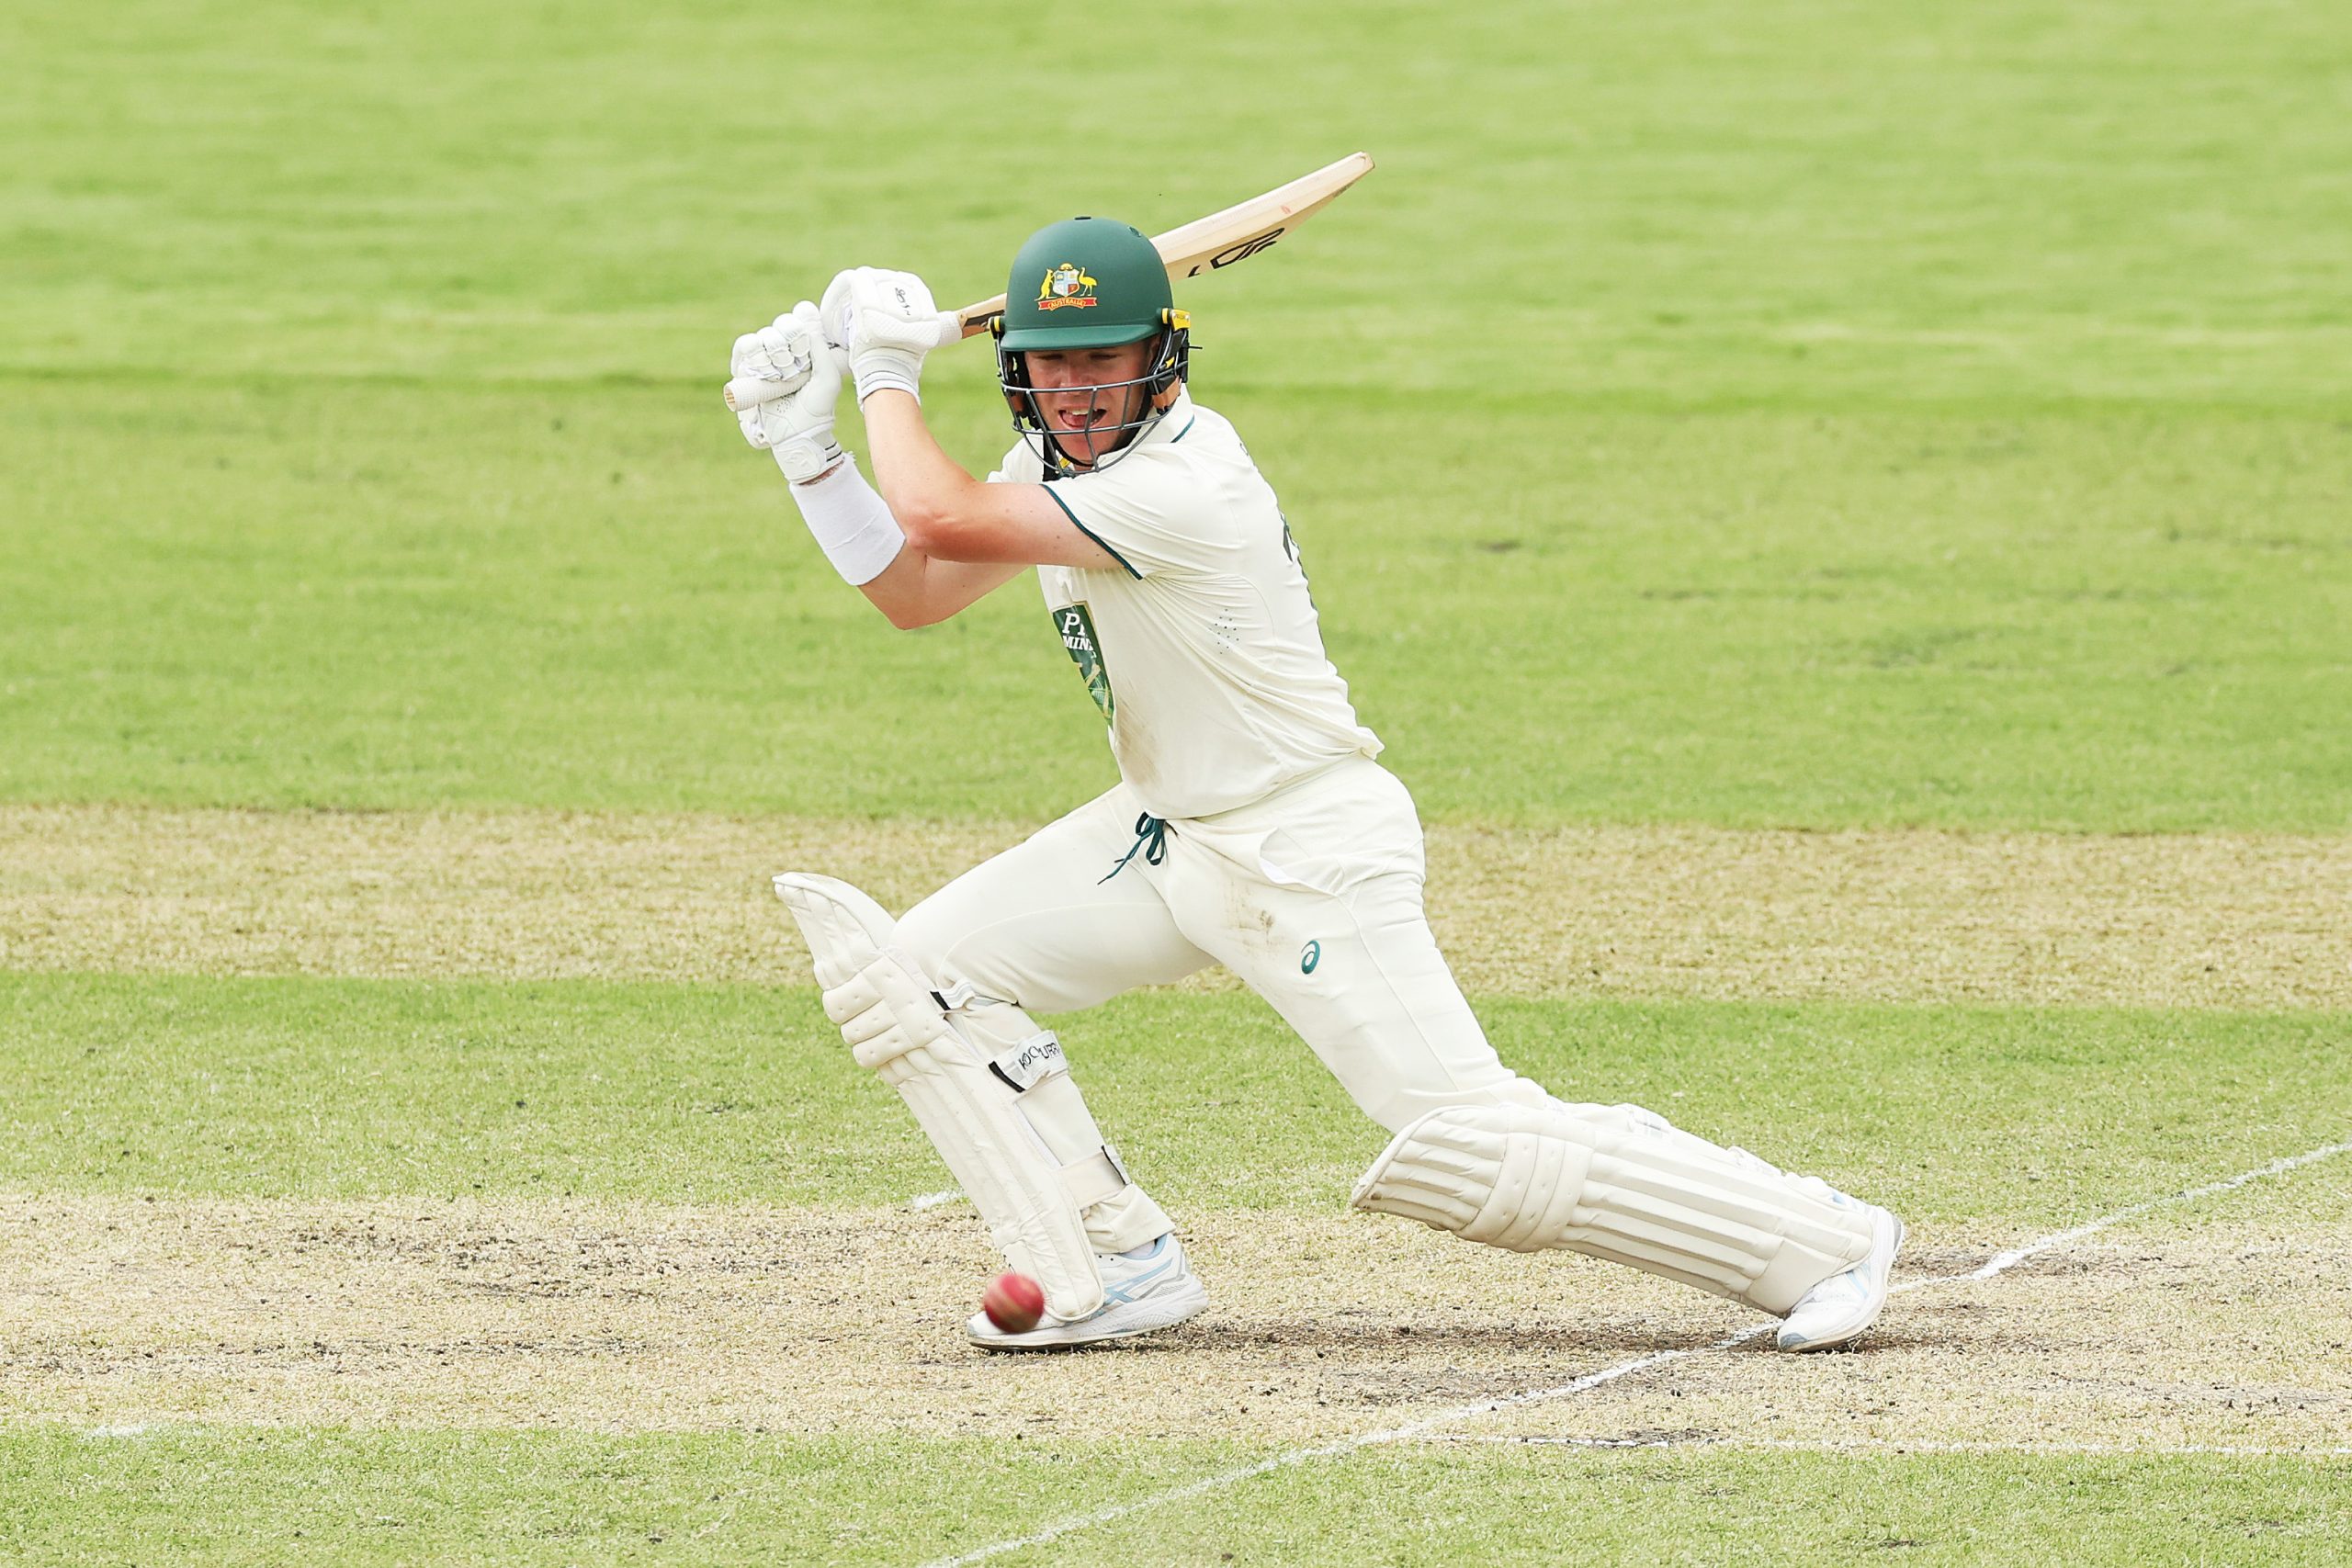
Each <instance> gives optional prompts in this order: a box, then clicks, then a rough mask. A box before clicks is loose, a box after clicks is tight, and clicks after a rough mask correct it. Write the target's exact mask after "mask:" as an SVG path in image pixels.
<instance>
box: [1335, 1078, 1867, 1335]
mask: <svg viewBox="0 0 2352 1568" xmlns="http://www.w3.org/2000/svg"><path fill="white" fill-rule="evenodd" d="M1350 1201H1351V1203H1352V1204H1353V1205H1354V1206H1355V1207H1356V1208H1359V1209H1365V1210H1371V1211H1374V1212H1376V1213H1390V1214H1402V1215H1403V1216H1405V1217H1406V1218H1407V1219H1411V1220H1419V1221H1420V1222H1421V1224H1425V1225H1430V1226H1433V1227H1434V1228H1436V1229H1438V1230H1445V1231H1452V1232H1453V1233H1454V1234H1455V1235H1460V1236H1463V1237H1464V1238H1466V1239H1468V1240H1471V1241H1477V1242H1484V1243H1486V1244H1487V1245H1488V1246H1490V1247H1509V1248H1510V1249H1511V1250H1513V1251H1516V1252H1535V1251H1542V1250H1544V1249H1548V1248H1555V1247H1556V1248H1565V1249H1566V1250H1567V1251H1570V1252H1581V1253H1584V1254H1585V1255H1587V1256H1588V1257H1592V1258H1605V1259H1607V1260H1608V1261H1610V1262H1611V1263H1623V1264H1628V1265H1630V1266H1632V1267H1633V1268H1635V1269H1642V1270H1644V1271H1645V1272H1647V1273H1652V1274H1662V1275H1664V1276H1666V1277H1667V1278H1668V1279H1671V1280H1681V1281H1683V1282H1684V1283H1685V1284H1691V1285H1696V1286H1698V1287H1699V1288H1700V1289H1701V1290H1702V1291H1709V1292H1713V1293H1714V1294H1716V1295H1719V1296H1728V1297H1730V1298H1731V1299H1732V1300H1734V1301H1737V1302H1744V1303H1747V1304H1748V1305H1750V1306H1753V1307H1757V1308H1759V1309H1761V1310H1763V1311H1765V1312H1769V1313H1772V1314H1776V1315H1785V1314H1787V1312H1788V1311H1789V1309H1790V1308H1791V1307H1792V1306H1794V1305H1795V1304H1796V1303H1797V1299H1798V1298H1799V1297H1801V1296H1803V1295H1804V1293H1805V1292H1807V1291H1808V1290H1810V1289H1812V1288H1813V1287H1814V1286H1815V1285H1816V1284H1818V1283H1820V1282H1821V1281H1822V1280H1826V1279H1827V1278H1828V1277H1829V1276H1830V1275H1832V1274H1835V1273H1837V1272H1838V1270H1840V1269H1844V1268H1846V1267H1847V1266H1848V1265H1849V1264H1851V1263H1853V1262H1855V1261H1857V1260H1858V1259H1860V1258H1861V1257H1862V1256H1863V1255H1864V1254H1865V1253H1867V1252H1868V1251H1869V1250H1870V1245H1871V1224H1870V1210H1869V1209H1868V1207H1867V1206H1866V1205H1864V1204H1862V1203H1860V1202H1859V1201H1856V1200H1854V1199H1852V1198H1849V1197H1847V1196H1846V1195H1845V1194H1844V1193H1841V1192H1838V1191H1837V1190H1835V1189H1832V1188H1830V1187H1828V1186H1826V1185H1825V1184H1823V1183H1822V1182H1819V1181H1816V1180H1813V1179H1808V1178H1803V1177H1794V1176H1791V1175H1789V1174H1788V1173H1787V1172H1785V1171H1781V1170H1777V1169H1775V1168H1772V1167H1771V1166H1769V1165H1767V1164H1765V1163H1764V1162H1763V1161H1762V1160H1759V1159H1758V1158H1757V1157H1756V1156H1753V1155H1750V1154H1747V1153H1746V1152H1744V1151H1742V1150H1738V1149H1725V1148H1719V1147H1717V1146H1716V1145H1713V1144H1710V1143H1708V1142H1707V1141H1706V1140H1704V1139H1703V1138H1696V1137H1693V1136H1691V1134H1688V1133H1684V1132H1681V1131H1679V1130H1678V1129H1676V1128H1675V1127H1673V1126H1672V1125H1671V1124H1669V1123H1668V1122H1666V1121H1664V1120H1663V1119H1662V1118H1660V1117H1658V1116H1656V1115H1654V1114H1652V1113H1651V1112H1649V1111H1643V1110H1641V1109H1640V1108H1639V1107H1637V1106H1631V1105H1614V1106H1601V1105H1567V1104H1564V1103H1561V1102H1560V1101H1557V1100H1554V1101H1552V1102H1550V1103H1549V1104H1545V1105H1540V1106H1528V1105H1455V1106H1447V1107H1445V1108H1443V1109H1442V1110H1438V1111H1430V1113H1429V1114H1428V1115H1426V1116H1423V1117H1422V1118H1420V1119H1419V1121H1417V1122H1414V1123H1413V1124H1412V1125H1411V1126H1409V1127H1407V1128H1406V1129H1405V1130H1404V1131H1403V1132H1401V1133H1399V1134H1397V1136H1396V1138H1395V1140H1394V1141H1393V1142H1391V1143H1390V1144H1389V1145H1388V1147H1387V1149H1386V1150H1385V1151H1384V1152H1383V1153H1382V1155H1381V1156H1380V1157H1379V1158H1378V1159H1377V1160H1375V1161H1374V1162H1373V1166H1372V1168H1371V1169H1370V1170H1368V1171H1366V1172H1365V1173H1364V1175H1363V1179H1362V1180H1361V1181H1359V1182H1357V1183H1356V1188H1355V1192H1354V1194H1353V1196H1352V1197H1351V1199H1350Z"/></svg>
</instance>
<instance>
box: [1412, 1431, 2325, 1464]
mask: <svg viewBox="0 0 2352 1568" xmlns="http://www.w3.org/2000/svg"><path fill="white" fill-rule="evenodd" d="M1430 1442H1432V1443H1458V1444H1464V1445H1467V1444H1490V1445H1492V1446H1494V1447H1497V1448H1529V1449H1771V1450H1776V1451H1783V1452H1788V1453H1806V1454H2048V1455H2051V1456H2053V1457H2065V1456H2068V1455H2075V1454H2082V1455H2088V1456H2091V1457H2099V1456H2111V1457H2113V1458H2117V1459H2169V1458H2171V1457H2173V1456H2174V1455H2177V1454H2216V1455H2220V1456H2222V1457H2223V1458H2227V1459H2343V1458H2345V1457H2346V1456H2347V1455H2352V1448H2325V1449H2257V1448H2247V1447H2243V1446H2233V1445H2230V1444H2222V1443H2170V1444H2148V1443H1945V1442H1934V1441H1915V1440H1913V1439H1911V1438H1860V1439H1857V1438H1820V1439H1818V1440H1810V1441H1809V1440H1807V1439H1805V1438H1713V1437H1689V1438H1564V1437H1546V1436H1534V1437H1525V1438H1512V1437H1504V1436H1498V1435H1495V1434H1490V1433H1479V1432H1454V1433H1449V1434H1448V1435H1446V1436H1444V1437H1442V1438H1430Z"/></svg>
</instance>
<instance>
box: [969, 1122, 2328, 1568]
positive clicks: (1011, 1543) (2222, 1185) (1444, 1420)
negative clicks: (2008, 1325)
mask: <svg viewBox="0 0 2352 1568" xmlns="http://www.w3.org/2000/svg"><path fill="white" fill-rule="evenodd" d="M2347 1153H2352V1139H2346V1140H2345V1141H2344V1142H2342V1143H2335V1144H2323V1145H2320V1146H2319V1147H2318V1148H2315V1149H2307V1150H2305V1151H2304V1152H2303V1153H2301V1154H2299V1155H2289V1156H2286V1157H2285V1158H2283V1159H2275V1160H2272V1161H2271V1162H2270V1163H2269V1164H2268V1165H2266V1166H2259V1167H2256V1168H2255V1169H2253V1170H2245V1171H2240V1172H2239V1173H2238V1174H2237V1175H2235V1176H2231V1177H2225V1178H2223V1179H2222V1180H2219V1181H2209V1182H2207V1183H2205V1184H2204V1185H2203V1186H2201V1187H2191V1188H2189V1189H2188V1190H2185V1191H2180V1192H2175V1193H2173V1194H2172V1195H2171V1196H2170V1197H2167V1198H2152V1199H2150V1200H2149V1201H2146V1202H2144V1203H2134V1204H2132V1205H2131V1207H2130V1208H2127V1209H2118V1210H2116V1211H2115V1213H2111V1214H2105V1215H2102V1216H2100V1217H2099V1218H2098V1219H2096V1220H2092V1221H2090V1222H2088V1223H2087V1224H2079V1225H2075V1227H2073V1228H2072V1229H2070V1230H2063V1231H2056V1232H2053V1233H2052V1234H2051V1235H2046V1236H2043V1237H2041V1239H2040V1240H2038V1241H2030V1242H2028V1243H2027V1244H2026V1245H2025V1246H2023V1247H2014V1248H2012V1249H2011V1250H2009V1251H2007V1252H2001V1253H1996V1254H1995V1255H1994V1256H1993V1258H1992V1261H1990V1262H1988V1263H1986V1264H1985V1266H1984V1267H1983V1268H1981V1269H1974V1270H1973V1271H1971V1272H1969V1273H1966V1274H1941V1275H1938V1276H1936V1277H1935V1278H1933V1279H1928V1280H1912V1281H1911V1282H1910V1283H1908V1284H1904V1285H1897V1286H1895V1287H1894V1289H1893V1290H1892V1291H1889V1292H1887V1293H1888V1294H1889V1295H1890V1296H1895V1295H1905V1294H1908V1293H1909V1292H1913V1291H1923V1290H1926V1289H1927V1288H1928V1286H1930V1285H1950V1284H1958V1283H1962V1282H1965V1281H1967V1280H1990V1279H1992V1278H1993V1277H1994V1276H1995V1275H1996V1274H2003V1273H2006V1272H2007V1271H2008V1270H2009V1269H2014V1268H2016V1267H2017V1266H2018V1264H2020V1263H2023V1262H2025V1261H2026V1260H2027V1259H2029V1258H2038V1257H2040V1256H2041V1254H2042V1253H2045V1252H2047V1251H2049V1250H2050V1249H2051V1248H2052V1247H2064V1246H2065V1245H2066V1244H2067V1243H2068V1242H2073V1241H2080V1240H2082V1239H2083V1238H2084V1237H2085V1236H2087V1235H2097V1234H2098V1232H2100V1231H2103V1230H2106V1229H2108V1228H2109V1226H2111V1225H2118V1224H2122V1223H2123V1222H2124V1221H2126V1220H2131V1219H2137V1218H2138V1217H2139V1216H2140V1215H2142V1214H2145V1213H2150V1212H2152V1211H2154V1210H2156V1209H2162V1208H2167V1207H2169V1206H2171V1205H2173V1204H2176V1203H2193V1202H2195V1201H2198V1200H2199V1199H2200V1198H2211V1197H2214V1196H2216V1195H2218V1194H2220V1193H2223V1192H2229V1191H2233V1190H2236V1189H2238V1188H2240V1187H2244V1186H2245V1185H2246V1184H2247V1183H2249V1182H2254V1181H2260V1180H2262V1179H2265V1178H2267V1177H2272V1176H2283V1175H2285V1174H2286V1173H2287V1172H2288V1171H2290V1170H2293V1169H2295V1168H2298V1167H2300V1166H2306V1165H2310V1164H2312V1162H2313V1161H2315V1160H2323V1159H2328V1158H2331V1157H2333V1156H2336V1155H2340V1154H2347ZM1778 1326H1780V1325H1779V1324H1778V1323H1777V1322H1775V1321H1770V1320H1768V1321H1766V1322H1763V1323H1759V1324H1755V1325H1751V1326H1749V1327H1747V1328H1743V1329H1741V1330H1740V1331H1739V1332H1737V1333H1736V1334H1727V1335H1725V1336H1724V1337H1722V1338H1721V1339H1718V1340H1715V1341H1714V1342H1713V1344H1709V1345H1700V1346H1694V1347H1691V1348H1686V1349H1680V1350H1654V1351H1652V1352H1651V1353H1650V1354H1648V1355H1646V1356H1641V1357H1637V1358H1635V1359H1633V1360H1630V1361H1621V1362H1619V1363H1618V1364H1617V1365H1615V1366H1613V1367H1604V1368H1602V1369H1601V1370H1600V1371H1597V1372H1588V1373H1586V1374H1585V1375H1584V1376H1583V1377H1580V1378H1578V1379H1577V1380H1576V1381H1575V1382H1566V1383H1562V1384H1561V1385H1560V1386H1559V1387H1557V1388H1544V1389H1530V1390H1528V1391H1526V1392H1524V1393H1510V1394H1505V1395H1504V1396H1503V1397H1501V1398H1500V1399H1488V1400H1482V1401H1480V1402H1479V1403H1478V1404H1464V1405H1458V1406H1456V1407H1455V1408H1453V1409H1452V1410H1444V1411H1440V1412H1439V1413H1438V1414H1437V1415H1435V1416H1425V1417H1423V1418H1422V1419H1420V1420H1419V1421H1413V1422H1409V1423H1408V1424H1407V1425H1405V1426H1402V1427H1385V1428H1384V1429H1382V1430H1380V1431H1376V1432H1359V1433H1357V1434H1356V1435H1355V1436H1353V1437H1350V1438H1340V1439H1338V1440H1337V1441H1335V1442H1329V1443H1320V1444H1317V1446H1315V1447H1314V1448H1311V1449H1293V1450H1290V1451H1289V1452H1288V1453H1280V1454H1276V1455H1275V1456H1274V1457H1273V1458H1272V1459H1267V1460H1261V1461H1258V1462H1257V1463H1256V1464H1248V1465H1241V1466H1238V1467H1237V1468H1235V1469H1232V1470H1223V1471H1219V1472H1216V1474H1214V1475H1210V1476H1204V1477H1203V1478H1202V1479H1201V1480H1199V1481H1194V1482H1191V1483H1187V1484H1185V1485H1182V1486H1177V1487H1171V1488H1170V1489H1169V1490H1168V1491H1165V1492H1155V1493H1153V1494H1152V1495H1149V1496H1148V1497H1138V1498H1136V1500H1135V1501H1134V1502H1132V1503H1120V1504H1116V1505H1114V1506H1111V1507H1108V1508H1103V1509H1099V1510H1097V1511H1096V1512H1094V1513H1091V1514H1079V1515H1073V1516H1072V1517H1069V1518H1066V1519H1057V1520H1056V1521H1055V1522H1054V1523H1052V1524H1049V1525H1047V1526H1046V1528H1045V1529H1041V1530H1038V1531H1036V1532H1035V1534H1032V1535H1024V1536H1022V1537H1021V1538H1019V1539H1018V1540H1000V1541H997V1542H995V1543H994V1544H992V1545H989V1546H984V1547H981V1548H980V1549H979V1550H978V1551H967V1552H966V1553H965V1554H964V1555H963V1556H961V1557H943V1558H938V1559H936V1560H934V1561H933V1562H930V1563H927V1564H925V1568H967V1564H969V1563H974V1562H987V1561H988V1560H989V1558H991V1557H1001V1556H1003V1555H1004V1554H1005V1553H1006V1552H1008V1551H1022V1550H1023V1549H1024V1548H1027V1547H1032V1546H1043V1545H1045V1544H1046V1542H1048V1541H1053V1540H1060V1539H1061V1538H1062V1537H1063V1536H1066V1535H1069V1534H1070V1533H1072V1532H1073V1531H1077V1530H1082V1529H1092V1528H1093V1527H1094V1526H1096V1525H1107V1524H1110V1523H1112V1522H1113V1521H1114V1520H1117V1519H1124V1518H1125V1517H1127V1516H1128V1515H1130V1514H1140V1513H1142V1512H1144V1511H1145V1510H1146V1509H1149V1508H1158V1507H1163V1506H1166V1505H1168V1504H1170V1503H1182V1502H1183V1501H1185V1500H1186V1499H1188V1498H1193V1497H1198V1496H1201V1495H1204V1494H1206V1493H1210V1492H1214V1491H1216V1490H1217V1489H1218V1488H1220V1487H1224V1486H1230V1485H1232V1484H1233V1483H1235V1482H1237V1481H1249V1480H1252V1479H1254V1478H1256V1477H1258V1476H1261V1475H1271V1474H1272V1473H1273V1472H1275V1471H1278V1470H1286V1469H1288V1468H1290V1467H1291V1466H1293V1465H1300V1464H1306V1463H1307V1462H1308V1461H1313V1460H1318V1459H1338V1458H1341V1457H1343V1456H1345V1455H1348V1454H1351V1453H1354V1452H1355V1451H1356V1450H1359V1449H1369V1448H1378V1447H1381V1446H1383V1445H1385V1444H1388V1443H1401V1442H1407V1441H1409V1440H1411V1439H1412V1438H1419V1437H1421V1436H1423V1435H1424V1434H1426V1433H1429V1432H1433V1431H1435V1430H1436V1429H1437V1428H1439V1427H1451V1426H1453V1424H1454V1423H1455V1422H1457V1421H1467V1420H1469V1419H1471V1418H1472V1417H1474V1416H1490V1415H1493V1414H1494V1413H1495V1412H1496V1411H1498V1410H1511V1409H1516V1408H1518V1407H1520V1406H1522V1405H1528V1404H1548V1403H1550V1402H1551V1401H1553V1400H1555V1399H1567V1398H1570V1397H1572V1396H1574V1395H1576V1394H1579V1393H1588V1392H1589V1391H1590V1390H1593V1389H1596V1388H1599V1387H1600V1386H1601V1385H1602V1384H1603V1383H1611V1382H1616V1381H1617V1380H1618V1379H1620V1378H1626V1377H1632V1376H1634V1374H1635V1373H1638V1372H1645V1371H1650V1370H1651V1369H1652V1368H1654V1367H1663V1366H1666V1365H1668V1363H1670V1362H1674V1361H1681V1360H1687V1359H1690V1358H1691V1357H1693V1356H1703V1355H1707V1354H1710V1353H1711V1352H1713V1351H1716V1350H1729V1349H1732V1348H1735V1347H1737V1346H1740V1345H1745V1344H1747V1342H1748V1341H1749V1340H1751V1339H1754V1338H1757V1337H1759V1336H1761V1335H1764V1334H1768V1333H1770V1332H1771V1331H1772V1330H1773V1329H1774V1328H1777V1327H1778Z"/></svg>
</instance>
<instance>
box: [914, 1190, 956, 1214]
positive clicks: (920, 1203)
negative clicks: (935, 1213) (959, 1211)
mask: <svg viewBox="0 0 2352 1568" xmlns="http://www.w3.org/2000/svg"><path fill="white" fill-rule="evenodd" d="M963 1195H964V1194H963V1193H962V1192H961V1191H959V1190H957V1189H956V1188H953V1187H951V1188H949V1189H948V1190H946V1191H944V1192H924V1193H922V1194H919V1195H918V1196H916V1197H913V1198H910V1199H908V1200H907V1207H908V1208H910V1209H912V1210H913V1211H914V1212H915V1213H918V1214H920V1213H922V1212H923V1211H924V1210H925V1209H936V1208H938V1207H939V1206H940V1205H941V1204H942V1203H953V1202H954V1201H956V1199H958V1198H961V1197H962V1196H963Z"/></svg>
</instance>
